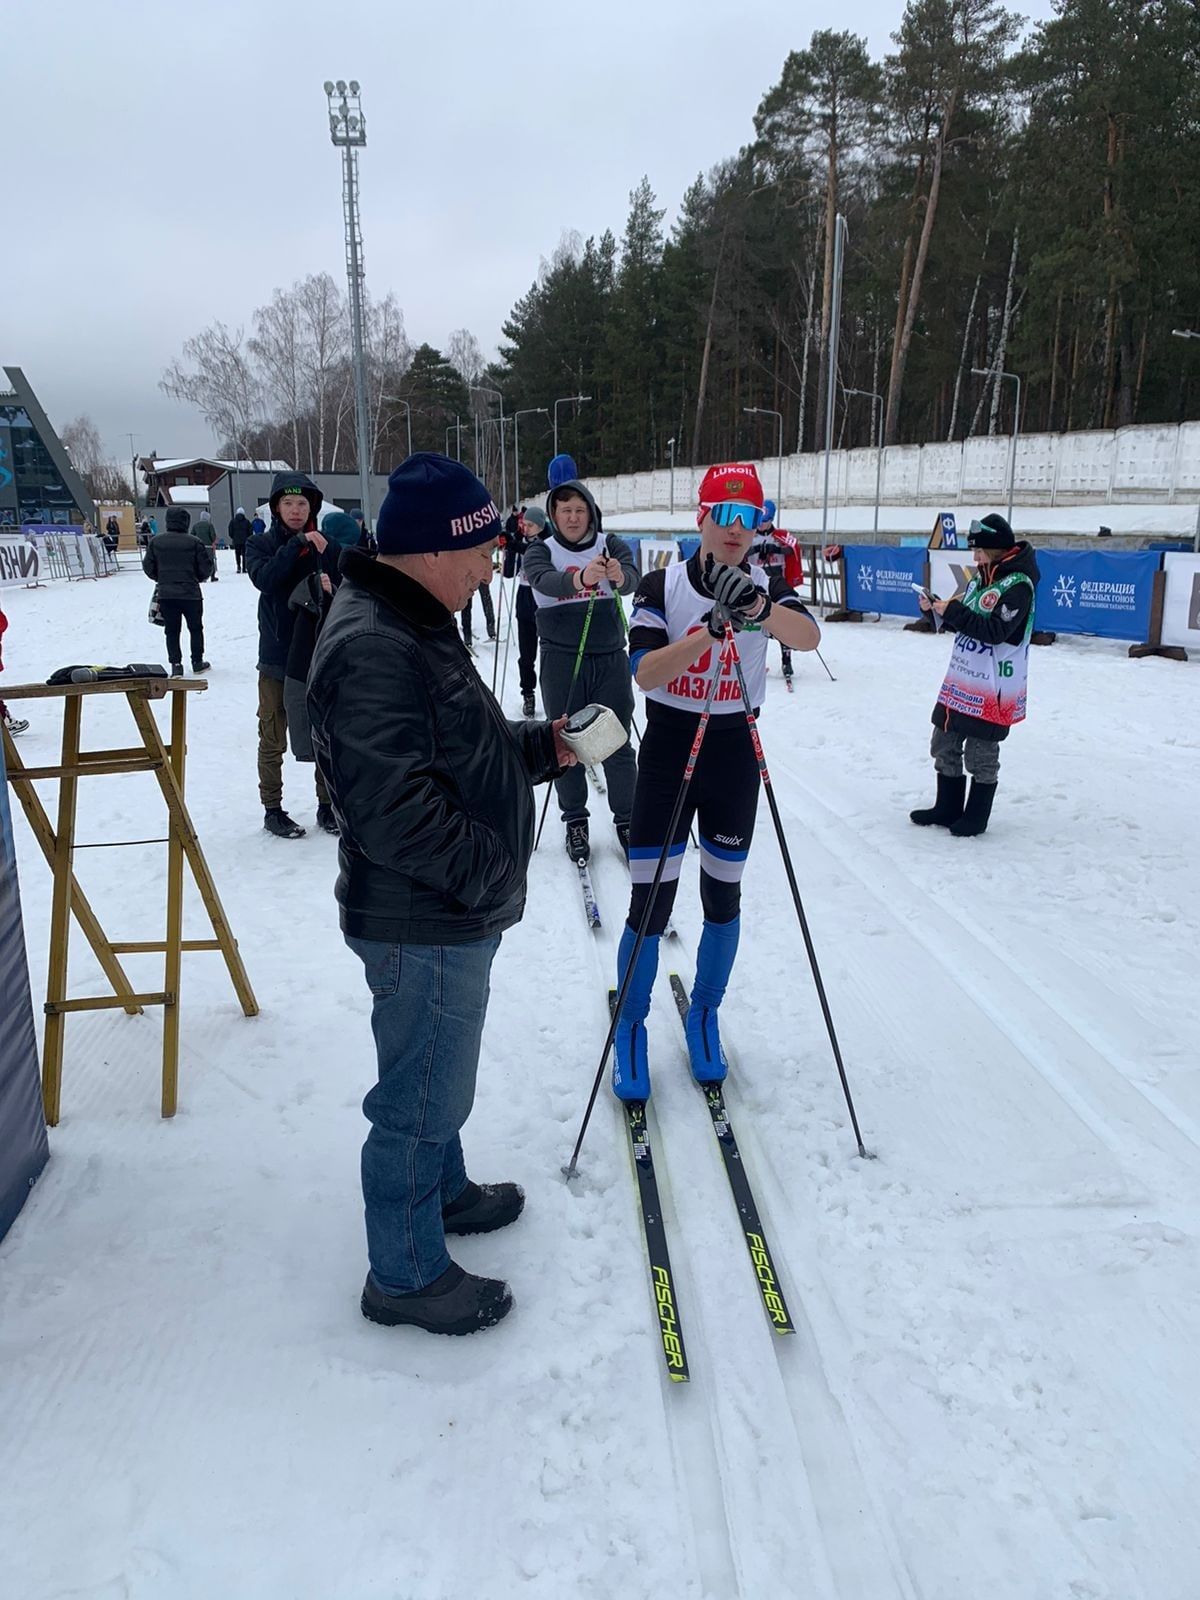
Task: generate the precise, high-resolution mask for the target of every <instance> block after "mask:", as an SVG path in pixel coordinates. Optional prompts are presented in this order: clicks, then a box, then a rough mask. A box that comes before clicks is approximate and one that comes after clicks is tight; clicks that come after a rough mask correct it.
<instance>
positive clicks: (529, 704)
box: [521, 694, 537, 717]
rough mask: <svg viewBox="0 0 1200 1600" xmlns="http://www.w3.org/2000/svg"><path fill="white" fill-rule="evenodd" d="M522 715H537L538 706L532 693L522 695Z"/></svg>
mask: <svg viewBox="0 0 1200 1600" xmlns="http://www.w3.org/2000/svg"><path fill="white" fill-rule="evenodd" d="M521 715H522V716H524V717H536V716H537V706H536V705H535V704H534V701H533V696H532V695H531V694H523V695H522V696H521Z"/></svg>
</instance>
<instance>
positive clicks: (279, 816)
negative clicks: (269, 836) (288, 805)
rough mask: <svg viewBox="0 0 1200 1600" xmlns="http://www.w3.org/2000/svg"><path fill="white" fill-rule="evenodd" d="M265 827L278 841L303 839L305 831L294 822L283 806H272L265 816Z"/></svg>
mask: <svg viewBox="0 0 1200 1600" xmlns="http://www.w3.org/2000/svg"><path fill="white" fill-rule="evenodd" d="M263 827H264V828H265V829H266V830H267V832H268V833H273V834H274V835H275V837H276V838H277V839H303V837H304V829H303V828H302V827H301V826H300V824H299V823H298V822H293V821H292V819H291V817H289V816H288V814H287V812H286V811H285V810H284V809H283V807H282V806H272V808H271V809H270V810H269V811H267V812H264V814H263Z"/></svg>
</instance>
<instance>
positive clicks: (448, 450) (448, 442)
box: [409, 423, 454, 457]
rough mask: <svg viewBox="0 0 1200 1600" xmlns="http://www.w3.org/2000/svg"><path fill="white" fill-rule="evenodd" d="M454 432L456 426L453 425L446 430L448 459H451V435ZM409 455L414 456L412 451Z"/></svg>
mask: <svg viewBox="0 0 1200 1600" xmlns="http://www.w3.org/2000/svg"><path fill="white" fill-rule="evenodd" d="M453 432H454V424H453V423H451V424H450V426H449V427H448V428H447V429H446V455H447V457H449V455H450V435H451V434H452V433H453ZM409 454H410V455H411V454H412V451H411V450H410V451H409Z"/></svg>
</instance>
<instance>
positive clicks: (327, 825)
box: [317, 806, 342, 838]
mask: <svg viewBox="0 0 1200 1600" xmlns="http://www.w3.org/2000/svg"><path fill="white" fill-rule="evenodd" d="M317 827H318V828H323V829H324V830H325V832H326V833H336V834H337V835H338V837H339V838H340V837H341V832H342V830H341V829H340V828H339V827H338V825H337V818H336V817H335V816H334V814H333V807H332V806H318V807H317Z"/></svg>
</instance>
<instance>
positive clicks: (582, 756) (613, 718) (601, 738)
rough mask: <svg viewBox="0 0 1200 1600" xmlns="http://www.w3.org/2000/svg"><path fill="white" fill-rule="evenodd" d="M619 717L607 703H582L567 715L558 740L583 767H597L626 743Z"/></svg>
mask: <svg viewBox="0 0 1200 1600" xmlns="http://www.w3.org/2000/svg"><path fill="white" fill-rule="evenodd" d="M628 739H629V735H628V734H627V733H626V732H625V729H624V728H623V727H622V725H621V719H620V717H618V716H617V714H616V712H615V711H613V710H611V709H610V708H609V707H608V706H598V705H590V706H584V707H583V709H582V710H581V711H576V712H575V713H574V715H572V716H570V717H568V718H567V721H566V724H565V726H564V727H563V729H562V741H563V743H564V744H565V745H566V746H567V748H568V749H569V750H571V751H573V752H574V754H575V756H576V757H577V759H578V760H579V761H580V762H581V763H582V765H583V766H585V767H595V766H599V764H600V763H601V762H602V761H607V760H608V758H609V756H611V755H615V754H616V752H617V751H618V750H619V749H620V748H621V746H622V745H623V744H625V743H627V742H628Z"/></svg>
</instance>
